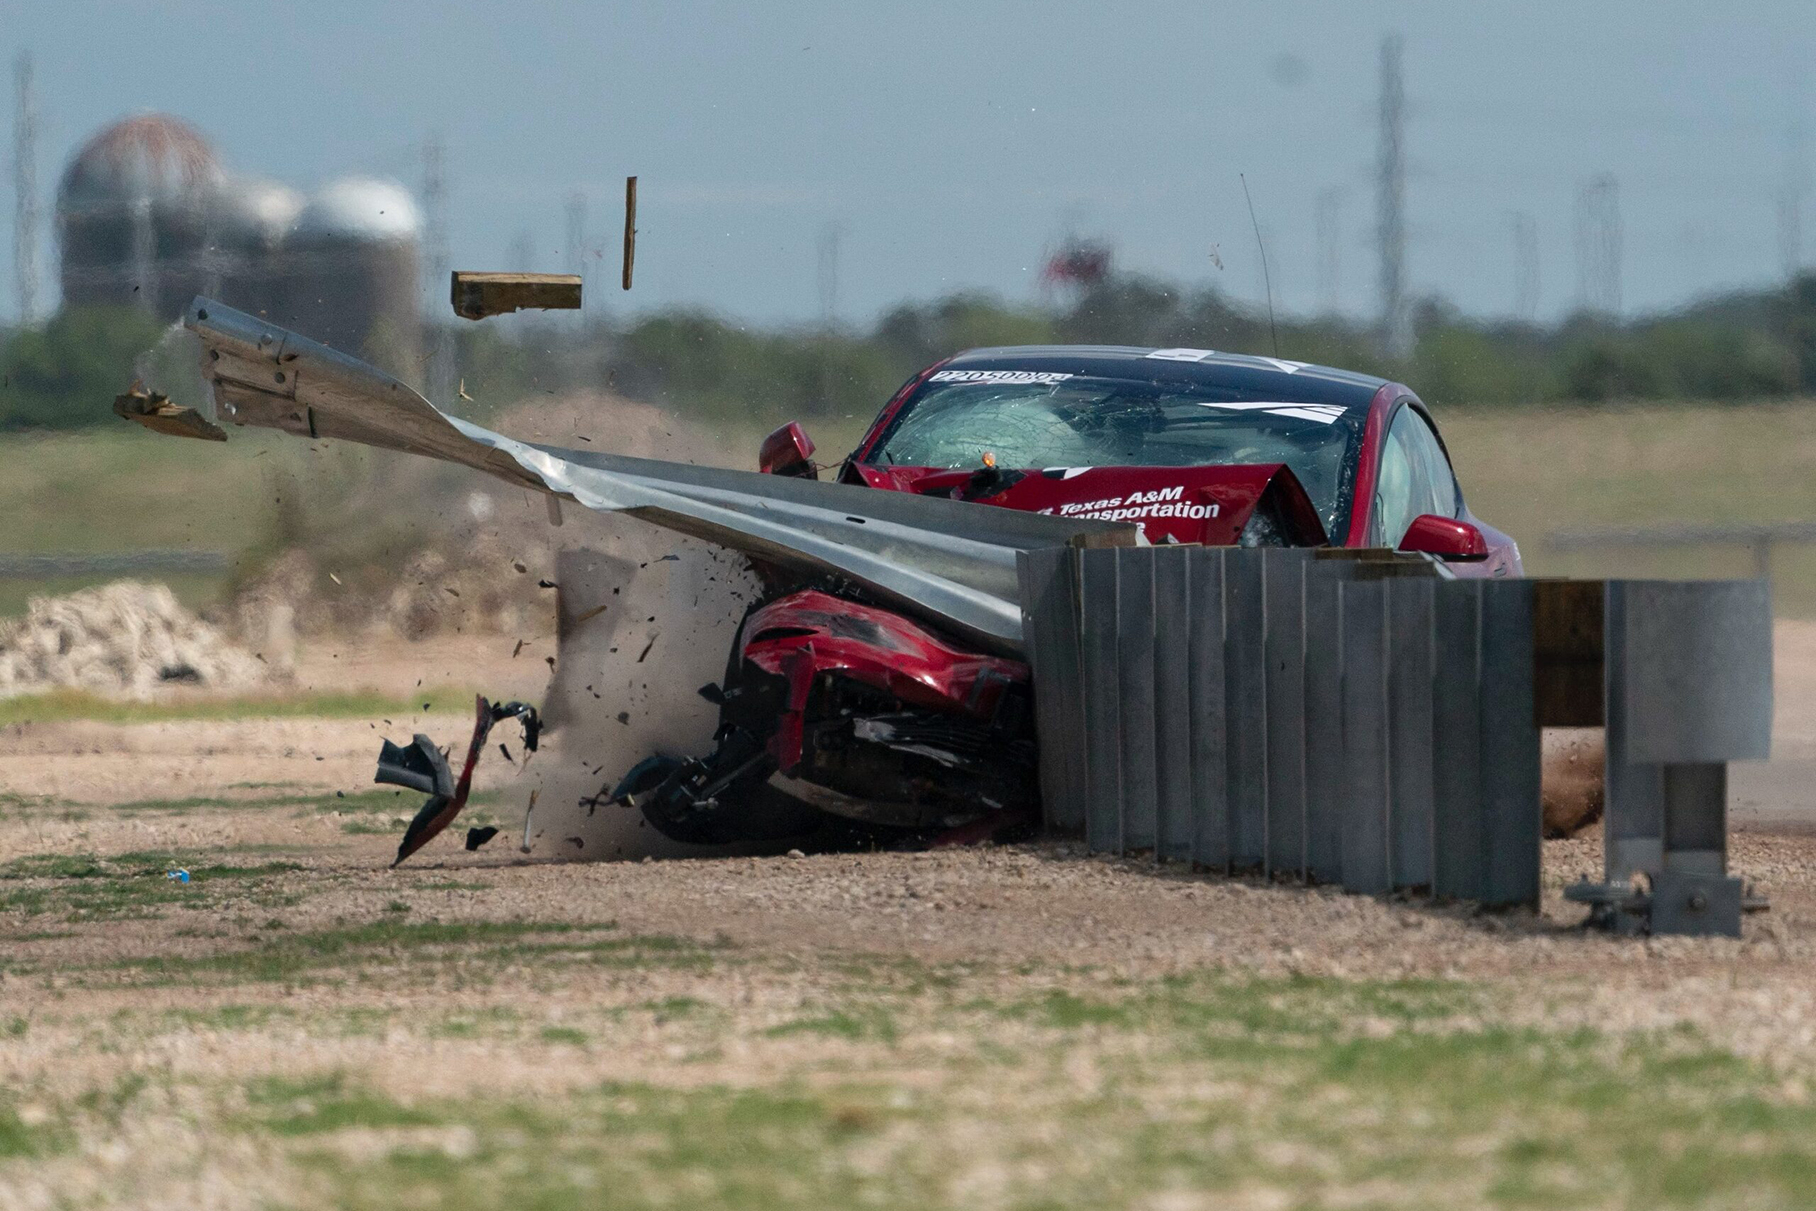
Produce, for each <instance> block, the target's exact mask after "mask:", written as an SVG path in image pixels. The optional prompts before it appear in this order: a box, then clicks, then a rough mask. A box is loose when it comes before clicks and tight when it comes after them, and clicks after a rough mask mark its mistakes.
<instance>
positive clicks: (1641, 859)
mask: <svg viewBox="0 0 1816 1211" xmlns="http://www.w3.org/2000/svg"><path fill="white" fill-rule="evenodd" d="M1020 573H1021V585H1022V600H1023V611H1024V632H1025V634H1026V636H1027V639H1028V646H1029V658H1030V660H1031V662H1032V665H1033V670H1034V687H1035V711H1036V726H1037V728H1038V730H1039V735H1040V742H1041V791H1042V796H1043V799H1044V801H1045V803H1046V811H1047V818H1048V823H1049V824H1050V825H1051V826H1052V827H1055V828H1057V829H1060V830H1065V831H1076V832H1082V833H1083V834H1084V836H1085V839H1086V842H1087V844H1088V845H1089V846H1090V847H1091V848H1092V849H1093V850H1097V851H1105V852H1112V853H1126V852H1129V851H1133V850H1150V849H1151V850H1152V851H1153V852H1154V853H1155V855H1156V856H1157V857H1160V858H1168V859H1176V860H1186V861H1192V862H1195V863H1197V864H1199V865H1202V866H1205V867H1208V868H1211V869H1215V870H1225V871H1232V870H1259V871H1264V872H1266V873H1268V874H1270V875H1274V876H1279V877H1286V878H1292V879H1300V880H1305V881H1315V882H1322V883H1337V884H1341V885H1342V886H1343V887H1345V888H1347V889H1349V890H1351V891H1355V892H1362V893H1384V892H1390V891H1395V890H1420V891H1426V892H1430V893H1433V894H1436V895H1440V896H1450V897H1458V898H1463V899H1470V900H1477V901H1480V902H1482V903H1484V904H1488V905H1495V906H1502V905H1516V904H1536V903H1537V901H1538V898H1539V887H1540V883H1539V878H1540V872H1539V855H1540V837H1541V829H1542V818H1541V810H1540V799H1539V760H1540V749H1539V728H1540V725H1541V724H1542V723H1585V722H1587V723H1599V722H1601V715H1602V709H1603V708H1602V700H1603V699H1605V700H1606V701H1607V702H1609V703H1613V704H1615V705H1614V706H1613V708H1612V711H1611V720H1612V724H1613V726H1611V727H1610V737H1611V738H1610V742H1609V760H1610V787H1609V796H1608V798H1609V829H1610V833H1609V835H1610V838H1611V840H1610V844H1609V853H1610V866H1609V872H1610V874H1609V879H1610V885H1617V884H1618V886H1616V887H1615V890H1614V891H1613V892H1610V893H1608V895H1607V896H1605V897H1604V899H1607V900H1609V901H1610V902H1620V903H1623V904H1625V903H1626V902H1627V901H1629V900H1630V899H1631V896H1632V889H1631V886H1630V884H1629V883H1628V882H1627V880H1628V879H1630V877H1631V874H1632V873H1635V872H1638V871H1644V872H1646V873H1647V874H1648V875H1649V876H1651V877H1652V880H1653V882H1654V883H1655V884H1656V883H1657V882H1658V881H1659V879H1660V878H1664V879H1665V880H1667V882H1668V881H1669V879H1670V878H1671V877H1672V872H1680V871H1681V872H1689V871H1694V872H1695V873H1696V874H1697V876H1698V877H1700V878H1704V879H1706V880H1716V881H1721V880H1724V879H1725V875H1726V869H1725V842H1723V843H1720V844H1717V843H1716V841H1715V839H1714V838H1715V836H1716V835H1717V834H1719V835H1720V836H1722V837H1725V822H1724V820H1723V817H1722V816H1721V815H1720V814H1719V810H1718V805H1719V801H1720V800H1721V799H1722V797H1723V795H1724V792H1725V766H1724V765H1721V764H1719V762H1723V761H1726V760H1733V759H1739V758H1742V757H1750V756H1763V755H1764V745H1765V744H1766V743H1767V742H1768V740H1769V734H1770V712H1771V703H1770V676H1769V668H1770V660H1771V634H1770V611H1769V609H1766V608H1764V604H1763V603H1764V596H1763V595H1764V587H1763V586H1760V585H1756V584H1754V583H1752V582H1739V583H1734V582H1707V583H1701V584H1673V583H1665V584H1659V583H1656V582H1632V583H1627V582H1614V583H1613V585H1611V586H1610V588H1609V590H1608V592H1607V593H1606V595H1605V597H1606V606H1605V608H1606V610H1607V611H1608V612H1609V619H1611V621H1609V620H1604V619H1602V618H1599V617H1596V618H1594V619H1592V622H1594V623H1599V624H1601V625H1599V626H1595V625H1590V626H1587V627H1579V628H1577V629H1578V630H1581V631H1585V632H1587V639H1588V640H1590V641H1592V642H1588V643H1585V638H1584V636H1583V635H1578V634H1576V633H1575V632H1574V631H1571V630H1570V628H1569V626H1568V625H1564V624H1569V623H1571V622H1572V621H1573V620H1574V619H1575V618H1576V616H1577V615H1581V614H1582V613H1583V610H1584V608H1585V607H1594V608H1597V609H1600V608H1602V606H1603V602H1602V601H1601V600H1597V598H1599V597H1601V594H1600V592H1599V590H1601V588H1602V586H1601V585H1600V584H1599V583H1598V582H1576V583H1572V582H1555V581H1532V580H1457V579H1453V578H1451V577H1450V576H1449V575H1448V573H1447V571H1446V570H1445V569H1444V568H1443V566H1442V565H1441V564H1437V563H1435V562H1434V561H1431V560H1428V559H1424V558H1408V557H1405V556H1394V555H1393V554H1392V553H1388V552H1343V551H1323V550H1321V551H1306V550H1292V549H1280V548H1262V549H1241V548H1213V547H1190V546H1176V547H1144V548H1115V549H1110V548H1104V549H1076V548H1061V549H1052V550H1039V551H1032V552H1027V553H1025V554H1024V555H1023V556H1022V559H1021V564H1020ZM1584 588H1588V589H1590V590H1595V591H1596V592H1595V593H1594V595H1593V596H1592V597H1585V594H1584V593H1583V591H1582V590H1583V589H1584ZM1560 620H1561V623H1560ZM1597 632H1599V633H1597ZM1560 635H1562V638H1560V637H1559V636H1560ZM1603 636H1607V637H1610V638H1609V642H1608V644H1607V647H1608V651H1609V653H1610V655H1609V656H1608V658H1607V660H1606V662H1605V663H1606V670H1607V671H1606V674H1605V686H1604V678H1603V677H1602V676H1600V675H1599V674H1602V671H1603V670H1602V668H1601V667H1599V664H1600V662H1601V659H1602V647H1601V644H1602V638H1603ZM1541 643H1542V644H1543V645H1544V646H1543V648H1542V649H1541V648H1540V647H1536V646H1535V644H1541ZM1692 648H1693V649H1694V650H1695V653H1696V655H1694V656H1693V657H1688V658H1687V657H1686V652H1687V651H1688V650H1689V649H1692ZM1585 653H1586V654H1585ZM1590 664H1594V665H1596V666H1597V667H1594V669H1593V672H1594V673H1595V674H1598V676H1595V677H1594V678H1593V679H1591V678H1590V677H1587V676H1584V675H1583V674H1584V673H1585V672H1586V671H1588V667H1589V665H1590ZM1762 669H1763V670H1764V672H1763V674H1762ZM1584 686H1587V687H1588V689H1587V691H1585V690H1584V689H1583V688H1582V687H1584ZM1762 686H1763V689H1762ZM1690 703H1696V704H1699V705H1697V706H1695V707H1692V706H1690V705H1689V704H1690ZM1714 713H1720V715H1721V718H1720V719H1719V720H1716V719H1712V718H1710V716H1711V715H1712V714H1714ZM1617 757H1619V759H1620V760H1622V761H1624V762H1636V761H1644V762H1647V763H1649V764H1646V765H1644V766H1643V767H1642V766H1635V767H1634V768H1635V769H1637V770H1638V771H1639V772H1638V773H1636V774H1635V775H1634V776H1632V777H1625V774H1624V771H1625V769H1626V768H1627V767H1626V766H1623V772H1616V771H1615V769H1614V765H1615V761H1616V759H1617ZM1711 762H1715V763H1717V764H1714V765H1713V766H1712V767H1711V766H1710V764H1709V763H1711ZM1685 763H1701V764H1696V765H1687V764H1685ZM1711 768H1713V770H1715V771H1716V772H1715V773H1711V772H1710V769H1711ZM1654 771H1656V773H1654ZM1623 779H1624V780H1623ZM1641 785H1643V787H1644V788H1645V789H1643V790H1640V789H1635V788H1636V787H1638V786H1641ZM1629 804H1631V805H1633V806H1632V807H1631V809H1629V806H1628V805H1629ZM1712 805H1713V806H1712ZM1629 837H1631V838H1632V840H1631V842H1629ZM1647 845H1651V848H1650V849H1648V848H1646V847H1647ZM1673 846H1675V848H1671V847H1673ZM1636 847H1637V848H1636ZM1667 848H1669V849H1670V852H1671V853H1673V854H1675V855H1677V856H1676V857H1675V858H1674V859H1673V860H1672V861H1671V862H1666V861H1665V860H1664V859H1663V857H1662V854H1663V853H1664V852H1665V850H1666V849H1667ZM1654 855H1659V856H1654ZM1692 855H1695V856H1692ZM1617 867H1618V868H1619V869H1620V870H1621V871H1623V872H1625V873H1624V874H1622V875H1621V876H1620V877H1619V878H1617V877H1616V874H1615V872H1616V870H1617ZM1729 883H1732V888H1730V887H1729ZM1730 892H1731V895H1730ZM1673 894H1676V893H1675V892H1673ZM1712 896H1713V897H1715V898H1717V899H1721V900H1722V902H1723V903H1726V899H1728V898H1731V899H1732V900H1733V903H1734V905H1735V912H1734V919H1733V923H1732V927H1733V929H1735V930H1737V929H1738V912H1739V908H1738V905H1739V892H1738V883H1737V882H1736V881H1726V882H1721V883H1720V886H1719V887H1717V886H1715V884H1714V883H1709V884H1706V885H1704V884H1699V885H1698V886H1697V887H1696V888H1692V889H1689V890H1687V891H1685V892H1684V893H1683V894H1682V895H1681V896H1679V897H1678V898H1679V899H1680V900H1682V901H1683V902H1684V903H1685V904H1689V903H1691V902H1693V901H1696V900H1697V899H1698V897H1700V900H1701V902H1703V903H1704V904H1705V906H1706V904H1707V903H1708V902H1710V899H1711V897H1712ZM1655 898H1659V897H1655ZM1631 911H1632V910H1631V909H1630V907H1629V913H1631ZM1647 913H1648V915H1652V916H1655V915H1657V914H1653V913H1651V912H1650V909H1649V906H1648V908H1647ZM1652 924H1653V927H1654V928H1661V929H1662V928H1674V927H1680V926H1682V925H1683V924H1684V923H1683V922H1682V921H1676V922H1673V921H1670V920H1664V919H1658V920H1654V921H1653V922H1652ZM1722 927H1723V929H1724V931H1725V929H1726V924H1725V918H1724V921H1723V923H1722Z"/></svg>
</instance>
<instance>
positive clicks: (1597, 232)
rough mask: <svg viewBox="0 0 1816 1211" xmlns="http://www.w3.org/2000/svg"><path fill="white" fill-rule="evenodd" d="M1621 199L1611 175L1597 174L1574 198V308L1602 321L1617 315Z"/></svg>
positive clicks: (1586, 182) (1619, 283) (1619, 307)
mask: <svg viewBox="0 0 1816 1211" xmlns="http://www.w3.org/2000/svg"><path fill="white" fill-rule="evenodd" d="M1621 242H1622V232H1621V199H1620V182H1619V181H1618V180H1616V179H1615V176H1614V174H1613V173H1607V172H1604V173H1598V174H1597V175H1595V176H1593V177H1590V178H1589V179H1588V180H1587V181H1584V182H1583V183H1582V185H1581V186H1580V187H1579V188H1578V189H1577V194H1576V293H1577V305H1578V306H1579V307H1581V308H1582V309H1583V310H1584V311H1589V312H1593V313H1595V314H1597V315H1600V316H1602V317H1604V318H1606V319H1618V318H1620V313H1621V255H1622V254H1621Z"/></svg>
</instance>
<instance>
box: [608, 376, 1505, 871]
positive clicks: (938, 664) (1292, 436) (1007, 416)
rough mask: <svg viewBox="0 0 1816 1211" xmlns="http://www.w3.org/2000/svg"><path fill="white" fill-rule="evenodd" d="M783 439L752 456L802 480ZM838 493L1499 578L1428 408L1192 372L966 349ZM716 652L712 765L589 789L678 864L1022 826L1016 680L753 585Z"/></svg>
mask: <svg viewBox="0 0 1816 1211" xmlns="http://www.w3.org/2000/svg"><path fill="white" fill-rule="evenodd" d="M812 454H813V445H812V442H811V441H810V440H809V439H808V438H807V435H806V433H805V432H804V431H803V430H802V428H801V427H800V426H799V425H798V424H792V425H788V426H785V427H784V428H782V429H779V430H777V431H776V432H775V433H774V434H771V435H770V437H769V438H768V439H766V440H765V441H764V443H763V446H762V450H761V453H760V463H761V467H762V469H763V470H764V471H766V472H769V473H771V474H776V475H799V476H808V477H813V476H816V475H817V474H818V471H819V468H817V467H816V466H815V464H813V462H812V461H811V458H812ZM836 476H837V478H838V480H840V481H841V482H845V483H850V484H861V485H866V486H869V487H871V488H874V489H877V490H880V491H892V492H911V493H917V494H920V495H924V496H944V497H948V498H951V499H955V500H961V501H970V502H975V503H977V504H979V505H980V506H991V507H998V508H1007V509H1018V510H1023V511H1027V512H1034V513H1045V514H1051V515H1055V516H1059V517H1071V518H1091V519H1101V520H1108V521H1117V522H1124V523H1128V524H1133V525H1135V526H1136V527H1138V528H1139V529H1140V531H1141V533H1142V535H1143V537H1144V538H1145V540H1146V541H1147V542H1150V543H1202V544H1208V545H1241V546H1321V545H1325V544H1330V545H1335V546H1345V547H1395V548H1398V549H1400V550H1403V551H1417V552H1424V553H1426V554H1429V555H1432V556H1435V557H1438V558H1440V559H1442V560H1444V561H1446V562H1447V563H1448V564H1449V565H1450V567H1451V568H1452V570H1453V571H1454V572H1455V573H1456V574H1457V575H1459V576H1517V575H1519V574H1520V570H1521V569H1520V557H1519V551H1518V549H1517V548H1516V547H1515V545H1514V543H1513V541H1512V540H1511V539H1509V538H1508V537H1507V536H1506V535H1505V534H1502V533H1501V532H1500V531H1498V530H1495V529H1493V528H1492V527H1490V526H1488V525H1486V524H1484V523H1483V522H1482V521H1481V520H1479V519H1478V518H1476V517H1475V516H1474V515H1473V514H1472V513H1470V511H1469V508H1468V505H1467V504H1466V503H1465V501H1464V497H1463V492H1462V490H1461V488H1460V487H1459V485H1458V483H1457V479H1456V475H1455V473H1454V472H1453V471H1452V469H1451V465H1450V458H1449V455H1448V452H1447V451H1446V449H1445V447H1444V443H1443V439H1442V438H1441V437H1439V435H1438V431H1437V427H1436V425H1435V423H1434V422H1433V420H1432V418H1431V415H1430V413H1429V411H1428V410H1427V409H1426V407H1425V405H1424V404H1423V403H1421V402H1420V401H1419V399H1418V397H1417V396H1416V395H1414V394H1413V393H1412V392H1411V391H1410V390H1408V389H1407V388H1405V387H1403V386H1400V385H1399V384H1396V383H1390V382H1387V381H1385V380H1382V379H1379V378H1373V377H1370V376H1368V375H1362V374H1355V373H1352V372H1349V371H1345V370H1334V369H1330V368H1327V367H1322V366H1310V365H1305V364H1303V363H1299V362H1291V361H1283V360H1280V359H1277V358H1265V357H1254V356H1247V355H1241V354H1224V353H1216V352H1213V351H1209V350H1203V349H1137V348H1120V347H1098V346H1052V347H1047V346H1040V347H1024V348H1009V349H980V350H973V351H971V352H968V353H964V354H961V355H959V356H957V357H953V358H950V359H948V360H946V361H944V362H940V363H939V364H937V365H935V366H932V367H929V368H928V369H927V370H925V371H923V372H921V373H920V374H918V375H916V376H915V377H914V378H913V379H911V380H910V381H909V382H908V384H907V385H906V386H904V387H903V388H902V389H901V390H900V391H899V392H898V393H897V394H896V395H895V397H894V398H893V399H891V400H890V401H889V402H888V404H887V405H885V407H884V408H883V410H882V412H881V414H880V415H879V416H878V417H877V419H876V421H875V423H874V424H873V425H872V426H871V428H870V430H869V432H868V433H866V434H865V436H864V438H863V440H862V441H861V442H860V443H859V444H858V447H857V449H856V450H855V451H854V452H853V453H852V454H851V455H850V456H849V457H848V458H847V459H845V461H844V462H843V463H842V464H840V466H839V467H838V469H837V472H836ZM766 580H767V581H768V583H769V585H770V588H771V595H770V596H769V597H768V598H767V599H766V600H764V601H762V602H761V603H759V604H758V605H757V606H756V607H755V608H753V609H752V610H751V612H750V613H749V615H748V616H747V617H746V618H745V620H744V623H743V626H742V627H741V629H740V630H739V633H738V638H737V641H736V644H735V646H734V651H733V652H732V656H731V660H730V663H729V666H728V668H727V670H726V676H725V680H724V682H723V683H722V684H720V685H716V686H709V687H706V689H705V690H703V691H702V692H703V693H705V694H707V696H708V697H710V698H712V699H713V700H715V701H716V702H718V704H719V705H720V710H721V722H720V726H719V729H718V733H717V741H716V747H715V749H714V751H713V752H712V753H710V754H708V755H705V756H702V757H698V758H694V759H690V760H682V759H678V758H672V757H653V758H650V759H649V760H646V761H644V762H642V763H640V764H639V765H638V766H637V767H636V768H634V769H633V770H631V771H630V772H629V773H628V774H627V775H626V776H625V777H624V778H623V779H622V780H621V781H620V782H619V783H618V785H617V786H616V787H615V788H614V789H613V790H612V791H611V792H610V793H611V796H612V797H613V798H617V799H621V800H623V801H625V802H629V803H634V804H635V805H637V806H639V807H641V808H642V810H643V812H644V814H645V815H646V816H647V818H648V819H649V820H650V822H651V823H652V824H654V825H655V826H656V827H657V828H658V829H659V830H661V831H662V832H663V833H665V834H666V835H668V836H670V837H673V838H676V839H679V840H683V841H691V842H724V841H733V840H742V839H753V838H760V837H778V836H783V835H787V834H788V833H790V832H798V831H801V830H803V829H806V828H811V827H813V825H814V824H815V822H816V819H821V820H823V819H824V817H823V816H819V815H818V814H819V813H830V815H832V816H835V817H842V818H845V819H850V820H859V821H865V822H868V823H869V824H871V825H877V826H883V827H885V828H891V829H902V830H908V831H911V832H918V833H920V834H922V835H932V836H938V835H940V834H942V833H945V834H946V835H949V836H954V837H958V836H964V835H970V834H975V833H978V832H982V831H988V830H990V829H993V828H996V827H998V826H999V825H1001V824H1003V823H1005V822H1012V821H1018V820H1029V819H1033V818H1035V816H1036V813H1037V809H1038V803H1037V794H1038V792H1037V788H1036V779H1035V753H1036V749H1035V744H1036V738H1035V735H1034V728H1033V712H1032V710H1031V705H1030V701H1029V684H1028V683H1029V672H1028V667H1027V665H1026V664H1023V663H1021V662H1019V661H1017V660H1014V659H1009V658H1006V657H1003V656H1000V655H991V654H986V653H983V652H979V651H975V650H971V649H970V648H969V647H968V646H967V645H966V644H965V643H963V642H961V641H959V640H957V639H955V638H952V637H950V636H946V635H942V634H939V633H937V632H936V631H935V630H933V629H931V628H930V627H929V626H927V625H925V624H923V623H921V622H918V621H914V620H911V619H910V618H908V617H906V616H904V615H903V614H902V613H901V612H900V611H897V610H893V609H890V608H887V607H886V606H883V605H880V604H878V603H876V602H874V601H868V600H865V599H864V597H863V595H862V594H861V593H859V592H857V591H855V590H852V589H850V588H849V587H847V586H845V585H843V584H840V583H836V582H835V583H825V584H808V585H803V584H800V583H799V582H798V579H795V580H792V581H791V579H790V578H789V577H788V576H786V575H783V574H779V573H777V572H776V571H775V570H773V569H769V570H766Z"/></svg>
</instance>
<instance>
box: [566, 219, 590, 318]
mask: <svg viewBox="0 0 1816 1211" xmlns="http://www.w3.org/2000/svg"><path fill="white" fill-rule="evenodd" d="M566 252H567V257H566V261H567V271H568V272H569V273H577V274H579V275H580V279H581V280H580V305H581V307H582V308H584V307H585V306H586V195H585V194H584V193H580V192H579V191H575V192H574V193H571V194H569V195H568V200H567V249H566Z"/></svg>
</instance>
